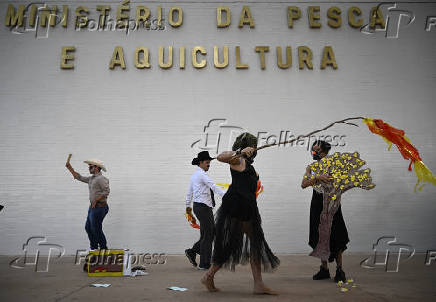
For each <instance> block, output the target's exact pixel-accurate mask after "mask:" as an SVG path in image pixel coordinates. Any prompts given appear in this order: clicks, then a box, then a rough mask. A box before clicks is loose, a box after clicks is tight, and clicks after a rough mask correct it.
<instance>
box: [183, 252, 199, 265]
mask: <svg viewBox="0 0 436 302" xmlns="http://www.w3.org/2000/svg"><path fill="white" fill-rule="evenodd" d="M185 255H186V257H187V258H188V260H189V262H191V264H192V265H193V266H197V262H196V261H195V257H196V256H197V254H196V253H195V252H194V251H193V250H191V249H187V250H185Z"/></svg>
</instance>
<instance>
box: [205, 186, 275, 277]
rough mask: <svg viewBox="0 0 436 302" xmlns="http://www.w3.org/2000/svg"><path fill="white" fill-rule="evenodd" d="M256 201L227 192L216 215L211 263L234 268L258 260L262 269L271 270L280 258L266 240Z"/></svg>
mask: <svg viewBox="0 0 436 302" xmlns="http://www.w3.org/2000/svg"><path fill="white" fill-rule="evenodd" d="M261 224H262V221H261V218H260V214H259V210H258V207H257V202H256V200H249V199H246V198H244V197H243V196H241V195H238V194H226V195H224V197H223V203H222V205H221V207H220V208H219V209H218V211H217V212H216V214H215V230H216V237H215V244H214V251H213V256H212V262H213V263H214V264H217V265H220V266H222V267H225V268H228V269H230V270H232V271H234V270H235V266H236V265H237V264H242V265H244V264H247V263H249V262H250V260H254V261H256V262H260V263H261V266H262V270H263V271H273V270H274V269H276V268H277V267H278V266H279V265H280V260H279V259H278V258H277V257H276V256H275V255H274V254H273V252H272V251H271V249H270V248H269V246H268V243H267V242H266V240H265V236H264V233H263V230H262V226H261Z"/></svg>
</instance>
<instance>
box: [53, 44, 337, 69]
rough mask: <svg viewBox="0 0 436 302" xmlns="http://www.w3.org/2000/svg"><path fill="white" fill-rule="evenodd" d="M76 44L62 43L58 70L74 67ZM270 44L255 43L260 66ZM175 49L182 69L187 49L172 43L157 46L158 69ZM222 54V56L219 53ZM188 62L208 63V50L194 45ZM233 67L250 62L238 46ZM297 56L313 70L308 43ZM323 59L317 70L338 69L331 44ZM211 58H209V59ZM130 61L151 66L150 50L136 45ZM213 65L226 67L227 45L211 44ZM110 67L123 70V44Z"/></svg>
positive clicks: (288, 62)
mask: <svg viewBox="0 0 436 302" xmlns="http://www.w3.org/2000/svg"><path fill="white" fill-rule="evenodd" d="M75 50H76V47H75V46H64V47H62V50H61V69H74V59H75V56H74V52H75ZM269 50H270V47H269V46H256V47H255V48H254V52H255V53H258V55H259V59H260V68H261V69H266V55H267V53H268V52H269ZM176 52H178V67H179V68H180V69H185V67H186V56H187V55H186V52H187V49H186V47H185V46H180V47H179V49H178V51H177V48H175V47H173V46H168V47H164V46H160V47H159V49H158V56H157V57H158V60H157V62H156V64H157V66H159V67H160V68H161V69H170V68H172V67H173V66H174V65H175V61H176V60H175V59H174V57H175V53H176ZM284 52H285V54H283V51H282V47H281V46H277V47H276V62H277V66H278V67H279V68H281V69H288V68H290V67H291V66H292V48H291V46H286V49H285V51H284ZM220 53H221V55H220ZM190 54H191V63H192V66H193V67H194V68H196V69H202V68H205V67H206V66H207V60H206V56H207V50H206V48H205V47H203V46H195V47H193V48H192V49H191V50H190ZM234 54H235V59H234V62H235V68H236V69H248V68H249V64H247V63H244V62H243V60H242V57H241V47H240V46H236V47H235V52H234ZM296 54H297V57H298V68H299V69H300V70H301V69H305V68H307V69H310V70H312V69H313V65H314V64H313V53H312V50H311V49H310V48H309V47H307V46H298V47H297V49H296ZM321 56H322V59H321V61H320V65H319V67H320V69H326V68H327V67H331V68H333V69H337V68H338V64H337V63H336V59H335V54H334V52H333V48H332V47H331V46H328V45H327V46H324V48H323V50H322V55H321ZM284 57H285V58H286V59H284ZM211 60H212V59H211ZM133 64H134V66H135V67H136V68H137V69H150V68H151V67H152V64H151V63H150V51H149V49H148V48H147V47H136V49H135V52H134V55H133ZM213 66H214V67H215V68H217V69H224V68H226V67H228V66H229V47H228V46H223V47H219V46H214V47H213ZM109 68H110V69H115V68H120V69H126V59H125V53H124V49H123V47H122V46H116V47H115V48H114V51H113V54H112V58H111V59H110V61H109Z"/></svg>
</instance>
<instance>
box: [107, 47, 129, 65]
mask: <svg viewBox="0 0 436 302" xmlns="http://www.w3.org/2000/svg"><path fill="white" fill-rule="evenodd" d="M115 66H120V67H121V68H122V69H126V62H125V61H124V51H123V48H122V47H121V46H116V47H115V49H114V53H113V54H112V59H111V62H110V63H109V68H110V69H114V68H115Z"/></svg>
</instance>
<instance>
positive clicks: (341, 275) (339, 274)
mask: <svg viewBox="0 0 436 302" xmlns="http://www.w3.org/2000/svg"><path fill="white" fill-rule="evenodd" d="M339 281H342V282H345V281H347V279H346V278H345V272H344V271H343V270H342V268H341V267H340V266H338V267H337V268H336V275H335V282H339Z"/></svg>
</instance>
